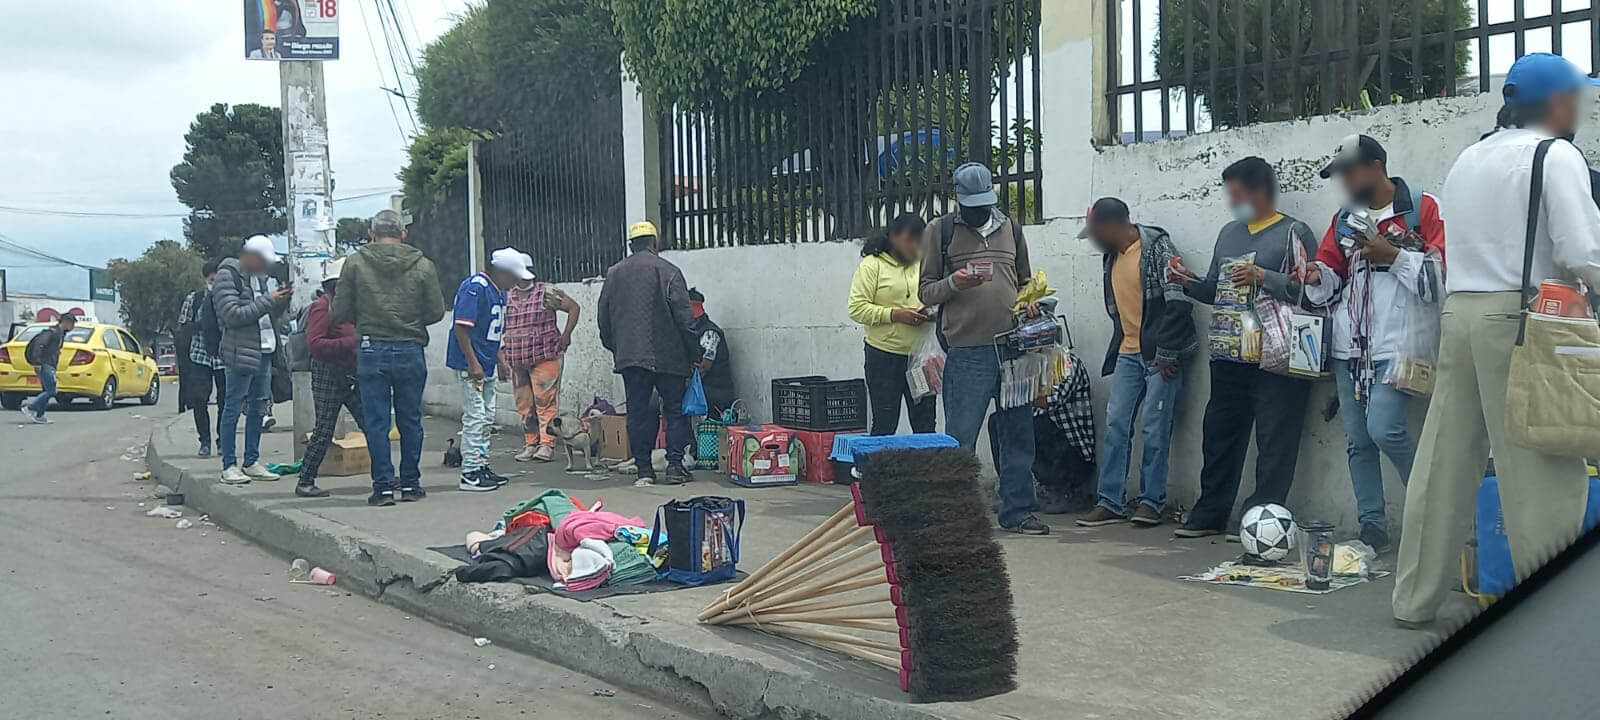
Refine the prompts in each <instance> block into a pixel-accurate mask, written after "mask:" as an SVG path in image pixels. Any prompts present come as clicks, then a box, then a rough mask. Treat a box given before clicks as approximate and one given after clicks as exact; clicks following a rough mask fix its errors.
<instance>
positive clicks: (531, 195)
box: [478, 96, 626, 282]
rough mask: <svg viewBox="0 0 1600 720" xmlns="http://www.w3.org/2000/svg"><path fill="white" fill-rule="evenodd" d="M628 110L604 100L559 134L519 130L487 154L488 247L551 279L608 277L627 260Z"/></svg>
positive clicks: (483, 162)
mask: <svg viewBox="0 0 1600 720" xmlns="http://www.w3.org/2000/svg"><path fill="white" fill-rule="evenodd" d="M621 137H622V109H621V104H620V102H619V101H618V98H617V97H615V96H611V97H605V98H601V99H600V100H598V101H596V102H595V103H594V104H593V105H592V106H591V107H590V108H589V109H588V110H587V111H586V112H585V111H584V110H583V109H581V108H580V109H578V110H577V111H576V112H575V113H574V114H573V117H572V121H571V122H570V123H568V124H567V125H566V126H565V127H563V128H560V129H558V130H550V129H544V130H543V131H541V132H539V133H531V132H514V133H509V134H505V135H501V136H499V137H496V138H495V139H493V140H490V141H488V142H485V143H483V144H482V146H481V147H480V148H479V153H478V160H479V165H480V168H479V171H480V172H481V173H482V177H483V236H484V247H485V249H488V250H493V249H495V248H500V247H506V246H510V247H514V248H516V249H517V250H520V251H522V252H525V253H528V254H529V255H531V256H532V257H533V266H534V272H535V273H536V274H537V275H538V276H539V277H540V278H541V279H543V280H548V281H552V282H573V281H577V280H582V279H584V278H589V277H597V276H599V275H602V274H604V273H605V271H606V268H608V267H610V266H611V264H612V263H615V262H616V261H618V260H621V259H622V256H623V230H624V228H625V226H626V217H625V213H626V198H625V193H626V178H625V176H624V172H623V159H622V147H621V145H622V144H621V142H619V140H618V139H619V138H621Z"/></svg>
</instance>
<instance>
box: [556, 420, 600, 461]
mask: <svg viewBox="0 0 1600 720" xmlns="http://www.w3.org/2000/svg"><path fill="white" fill-rule="evenodd" d="M549 430H550V434H551V435H554V436H556V443H557V444H558V445H560V446H561V449H562V450H563V451H565V452H566V453H567V472H572V471H573V470H574V468H573V467H572V455H573V453H577V454H578V455H579V456H581V457H582V458H583V470H584V472H589V471H591V470H593V469H594V466H592V465H590V464H589V445H590V443H591V440H590V438H589V424H588V423H586V422H584V421H582V420H579V419H578V416H577V415H574V414H572V413H561V414H560V415H557V416H555V418H553V419H552V420H551V421H550V425H549Z"/></svg>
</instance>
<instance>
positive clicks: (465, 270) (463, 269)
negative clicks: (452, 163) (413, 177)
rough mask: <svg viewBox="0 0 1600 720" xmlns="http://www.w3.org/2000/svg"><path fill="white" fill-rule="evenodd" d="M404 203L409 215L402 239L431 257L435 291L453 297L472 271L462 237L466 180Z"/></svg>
mask: <svg viewBox="0 0 1600 720" xmlns="http://www.w3.org/2000/svg"><path fill="white" fill-rule="evenodd" d="M408 207H409V210H410V212H411V216H412V217H411V226H410V227H409V228H408V230H409V232H408V233H407V235H406V241H407V242H409V243H411V244H412V245H415V246H416V247H417V249H418V250H421V251H422V254H423V255H426V256H427V257H428V259H429V260H432V261H433V269H434V271H435V272H437V273H438V275H439V291H440V292H441V293H443V294H444V298H445V301H446V302H449V300H450V298H453V297H455V294H456V285H458V284H460V283H461V281H462V280H463V279H465V278H466V277H467V275H469V274H471V273H472V258H471V257H470V253H469V252H468V251H467V243H466V242H464V241H463V238H465V237H466V235H467V180H466V178H462V179H460V180H458V181H457V182H456V183H454V184H453V185H452V186H451V187H450V188H449V189H448V191H446V192H445V194H444V195H443V196H442V197H439V198H436V199H434V200H433V201H432V202H426V203H415V204H412V205H409V206H408Z"/></svg>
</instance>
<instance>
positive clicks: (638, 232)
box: [628, 220, 661, 240]
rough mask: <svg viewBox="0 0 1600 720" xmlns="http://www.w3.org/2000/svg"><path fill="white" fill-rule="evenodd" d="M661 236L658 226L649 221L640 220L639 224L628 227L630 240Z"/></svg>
mask: <svg viewBox="0 0 1600 720" xmlns="http://www.w3.org/2000/svg"><path fill="white" fill-rule="evenodd" d="M660 234H661V233H658V232H656V224H655V223H653V222H650V221H649V220H640V221H639V222H636V223H634V224H632V225H629V226H628V239H629V240H633V239H636V238H642V237H655V236H657V235H660Z"/></svg>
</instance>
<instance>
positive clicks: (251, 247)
mask: <svg viewBox="0 0 1600 720" xmlns="http://www.w3.org/2000/svg"><path fill="white" fill-rule="evenodd" d="M242 252H247V253H255V254H256V255H260V256H261V259H262V260H265V261H267V264H268V265H275V264H277V262H278V250H277V249H276V248H274V247H272V240H271V239H270V238H268V237H267V236H265V235H251V236H250V237H249V238H248V239H246V240H245V241H244V249H243V250H242Z"/></svg>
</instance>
